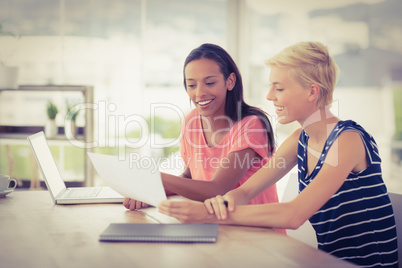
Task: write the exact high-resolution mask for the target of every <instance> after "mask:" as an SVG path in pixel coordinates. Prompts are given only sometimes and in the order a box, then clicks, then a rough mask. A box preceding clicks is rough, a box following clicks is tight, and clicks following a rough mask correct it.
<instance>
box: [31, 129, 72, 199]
mask: <svg viewBox="0 0 402 268" xmlns="http://www.w3.org/2000/svg"><path fill="white" fill-rule="evenodd" d="M28 139H29V141H30V143H31V146H32V149H33V151H34V154H35V157H36V160H37V161H38V163H39V166H40V169H41V170H42V175H43V176H44V179H45V181H46V182H47V187H48V188H49V191H50V192H51V194H52V195H53V197H54V198H56V196H57V195H58V194H59V193H60V192H61V191H63V190H65V189H66V185H65V183H64V181H63V179H62V178H61V175H60V172H59V170H58V168H57V166H56V162H55V161H54V159H53V156H52V153H51V152H50V148H49V146H48V144H47V141H46V138H45V135H44V134H43V132H39V133H37V134H34V135H31V136H29V137H28Z"/></svg>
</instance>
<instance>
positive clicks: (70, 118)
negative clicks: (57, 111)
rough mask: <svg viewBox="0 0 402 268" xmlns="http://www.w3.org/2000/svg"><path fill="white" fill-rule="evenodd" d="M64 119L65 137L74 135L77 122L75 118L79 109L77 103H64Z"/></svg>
mask: <svg viewBox="0 0 402 268" xmlns="http://www.w3.org/2000/svg"><path fill="white" fill-rule="evenodd" d="M66 110H67V113H66V118H65V119H66V120H65V133H66V136H67V138H70V137H75V135H76V134H77V124H76V120H77V117H78V114H79V113H80V110H79V109H78V106H77V105H71V104H69V103H68V102H67V104H66Z"/></svg>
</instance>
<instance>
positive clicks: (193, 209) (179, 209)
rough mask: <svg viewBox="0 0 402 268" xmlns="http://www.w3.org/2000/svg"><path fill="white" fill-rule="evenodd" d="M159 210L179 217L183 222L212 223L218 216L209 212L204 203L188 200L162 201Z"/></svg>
mask: <svg viewBox="0 0 402 268" xmlns="http://www.w3.org/2000/svg"><path fill="white" fill-rule="evenodd" d="M158 210H159V212H161V213H163V214H166V215H168V216H171V217H174V218H176V219H178V220H179V221H180V222H182V223H212V222H213V221H216V216H215V215H211V214H209V213H208V211H207V209H206V207H205V205H204V203H201V202H197V201H192V200H188V201H187V200H186V201H170V200H167V201H162V202H161V203H160V204H159V205H158Z"/></svg>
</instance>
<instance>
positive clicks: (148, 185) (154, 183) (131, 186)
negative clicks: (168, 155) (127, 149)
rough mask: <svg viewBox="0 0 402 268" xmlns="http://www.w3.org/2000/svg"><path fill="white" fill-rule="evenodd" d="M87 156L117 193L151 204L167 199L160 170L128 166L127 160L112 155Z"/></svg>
mask: <svg viewBox="0 0 402 268" xmlns="http://www.w3.org/2000/svg"><path fill="white" fill-rule="evenodd" d="M88 156H89V158H90V160H91V161H92V164H93V165H94V167H95V169H96V171H97V172H98V173H99V175H100V176H101V178H102V180H103V181H104V182H105V183H106V184H107V185H108V186H110V187H111V188H112V189H113V190H115V191H116V192H118V193H119V194H121V195H123V196H125V197H129V198H132V199H135V200H138V201H141V202H145V203H147V204H150V205H153V206H157V205H158V204H159V203H160V202H161V201H163V200H166V199H167V198H166V193H165V189H164V188H163V184H162V179H161V175H160V172H159V171H155V170H153V167H148V168H141V167H137V166H136V165H132V166H131V167H130V163H129V162H128V161H124V160H119V159H118V157H117V156H113V155H104V154H95V153H88Z"/></svg>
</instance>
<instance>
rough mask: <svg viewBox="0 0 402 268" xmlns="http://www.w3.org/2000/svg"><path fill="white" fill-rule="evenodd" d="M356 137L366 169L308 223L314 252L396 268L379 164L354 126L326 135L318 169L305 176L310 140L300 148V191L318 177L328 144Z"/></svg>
mask: <svg viewBox="0 0 402 268" xmlns="http://www.w3.org/2000/svg"><path fill="white" fill-rule="evenodd" d="M345 131H355V132H357V133H359V134H360V136H361V137H362V140H363V143H364V145H365V148H366V154H367V160H368V164H369V166H368V168H367V169H365V170H363V171H361V172H359V173H353V172H352V173H350V174H349V176H348V178H347V179H346V180H345V182H344V183H343V185H342V186H341V188H340V189H339V190H338V191H337V192H336V193H335V194H334V195H333V196H332V197H331V199H330V200H329V201H328V202H327V203H326V204H325V205H324V206H323V207H322V208H321V209H320V210H319V211H317V212H316V213H315V214H314V215H313V216H312V217H311V218H310V222H311V224H312V226H313V228H314V230H315V232H316V235H317V242H318V248H319V249H322V250H324V251H326V252H328V253H330V254H332V255H335V256H337V257H339V258H341V259H344V260H347V261H350V262H352V263H355V264H358V265H361V266H365V267H397V265H398V245H397V240H396V227H395V219H394V213H393V210H392V206H391V202H390V199H389V197H388V194H387V189H386V187H385V185H384V182H383V180H382V173H381V165H380V164H381V158H380V156H379V154H378V148H377V144H376V142H375V141H374V139H373V137H372V136H371V135H370V134H368V133H367V132H366V131H365V130H364V129H363V128H362V127H361V126H359V125H358V124H356V123H355V122H353V121H350V120H349V121H339V122H338V123H337V124H336V126H335V127H334V129H333V130H332V132H331V134H330V135H329V137H328V139H327V141H326V143H325V146H324V149H323V151H322V153H321V156H320V159H319V161H318V163H317V166H316V167H315V169H314V170H313V172H311V174H310V175H308V174H307V146H308V138H309V137H308V135H307V133H306V132H305V131H304V130H303V131H302V132H301V134H300V138H299V145H298V169H299V170H298V172H299V191H302V190H303V189H304V188H305V187H306V186H307V185H308V184H309V183H310V182H311V181H312V180H313V179H314V178H315V176H316V175H317V174H318V172H319V171H320V169H321V167H322V166H323V163H324V160H325V157H326V155H327V153H328V150H329V148H330V147H331V145H332V143H333V142H334V141H335V140H336V139H337V138H338V137H339V135H340V134H341V133H343V132H345Z"/></svg>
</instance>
